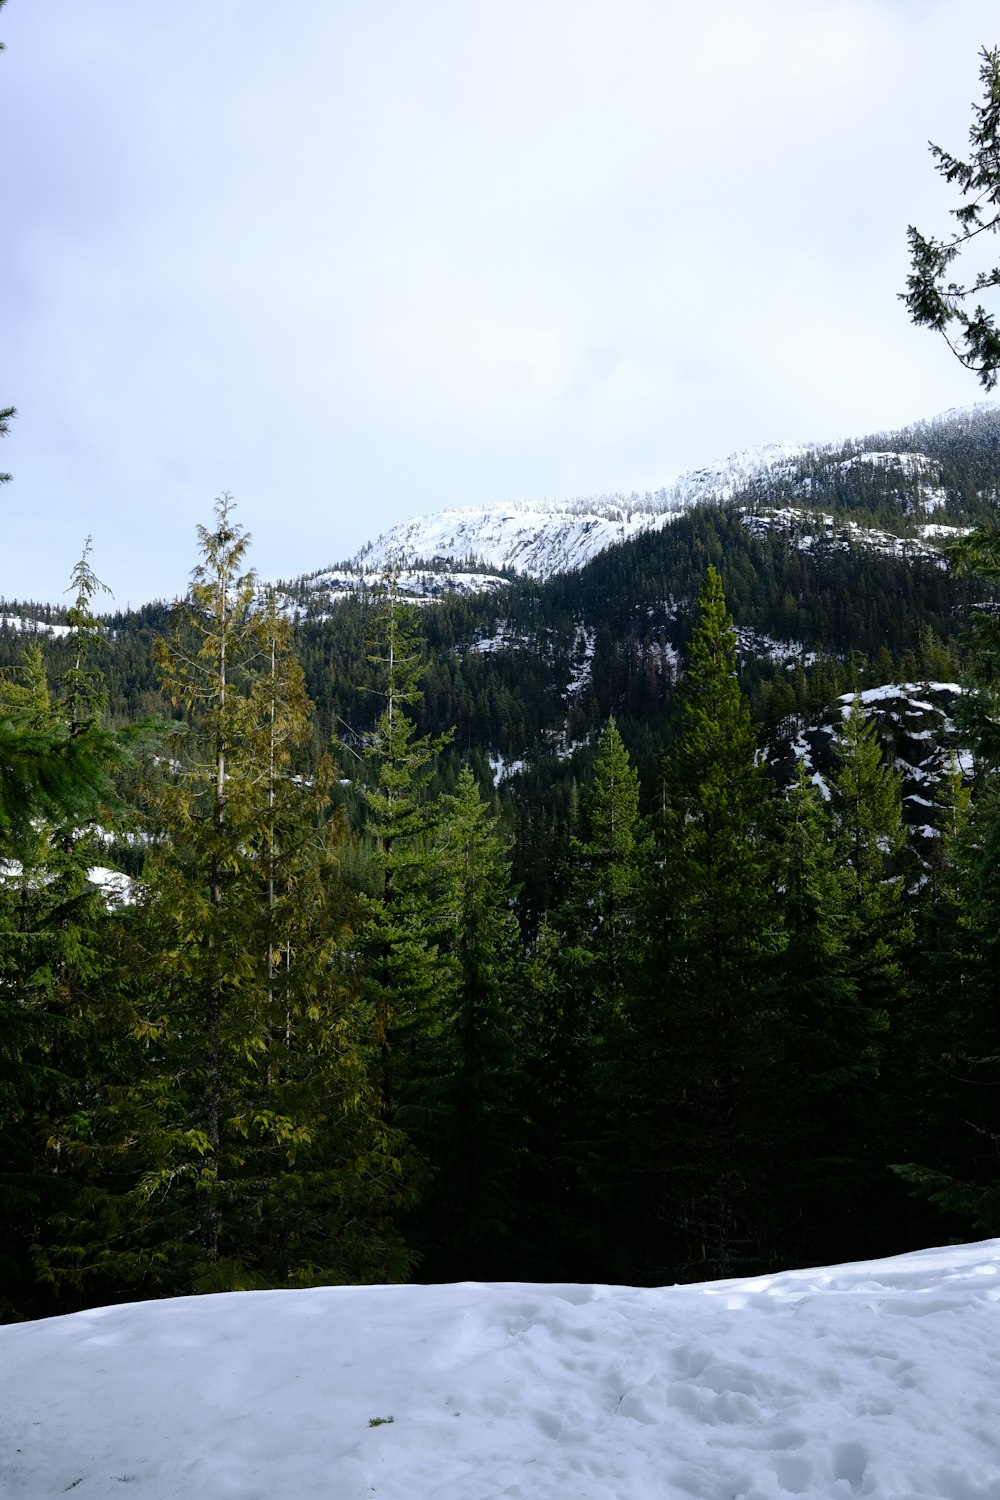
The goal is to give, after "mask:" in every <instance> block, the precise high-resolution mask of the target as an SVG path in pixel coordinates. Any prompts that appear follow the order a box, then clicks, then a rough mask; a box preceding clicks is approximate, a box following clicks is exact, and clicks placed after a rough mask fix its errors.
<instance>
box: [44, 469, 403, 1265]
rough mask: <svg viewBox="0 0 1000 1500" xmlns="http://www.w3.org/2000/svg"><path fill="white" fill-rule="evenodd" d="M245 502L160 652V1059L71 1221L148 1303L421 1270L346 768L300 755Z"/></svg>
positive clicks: (139, 925) (145, 903)
mask: <svg viewBox="0 0 1000 1500" xmlns="http://www.w3.org/2000/svg"><path fill="white" fill-rule="evenodd" d="M232 510H233V507H232V504H231V501H230V500H229V497H228V496H224V497H222V499H221V500H220V501H219V502H218V503H217V505H216V511H215V525H214V527H213V528H211V529H209V528H206V527H200V528H199V539H200V544H201V550H202V558H203V561H202V562H201V563H200V564H199V566H198V567H197V568H196V569H195V572H194V575H193V582H192V587H191V594H190V599H189V601H188V603H187V604H186V606H185V607H184V608H183V609H182V610H181V612H180V614H179V618H178V621H177V624H176V626H175V630H174V633H173V635H172V637H171V638H170V639H169V640H164V641H162V642H161V643H160V645H159V650H158V657H159V662H160V666H161V671H162V674H163V682H164V690H165V692H166V693H167V694H168V695H169V697H170V698H171V700H172V701H173V703H174V704H175V705H176V706H177V708H178V709H180V710H181V711H182V712H183V714H184V719H183V720H182V721H181V722H180V723H179V724H178V727H177V730H176V733H175V734H174V735H173V737H172V740H171V741H170V742H169V743H168V746H167V747H166V751H165V753H164V754H163V755H162V756H161V757H160V760H159V768H158V769H159V774H158V776H156V777H155V778H154V779H153V781H152V785H151V788H150V794H149V818H150V839H151V847H150V853H149V856H148V859H147V864H146V867H145V870H144V872H143V880H142V887H141V891H142V895H141V899H140V901H139V903H138V906H137V908H136V911H135V916H134V920H133V922H132V924H131V925H132V933H133V944H134V946H133V948H132V950H131V952H130V954H129V958H130V959H131V961H132V962H133V963H136V964H137V972H136V979H135V986H134V990H133V996H132V1013H131V1023H130V1024H131V1033H132V1035H133V1037H134V1038H135V1039H136V1040H137V1041H138V1042H139V1043H141V1045H142V1048H143V1065H142V1068H141V1069H140V1071H139V1074H138V1076H137V1077H136V1078H135V1079H134V1080H133V1081H131V1082H130V1083H129V1084H128V1085H126V1086H124V1087H118V1088H109V1089H108V1090H106V1091H105V1098H104V1112H103V1117H102V1119H101V1121H100V1126H101V1133H100V1141H99V1143H98V1146H99V1149H96V1148H95V1150H94V1152H93V1153H92V1160H93V1173H94V1188H93V1195H92V1214H91V1220H90V1223H89V1224H82V1225H79V1226H77V1236H78V1246H79V1250H78V1252H77V1253H78V1256H79V1258H80V1260H81V1261H83V1260H85V1259H89V1262H90V1265H91V1266H92V1267H93V1268H94V1269H95V1270H96V1272H97V1273H98V1274H102V1275H104V1276H105V1277H106V1278H109V1279H111V1280H112V1281H113V1283H114V1284H118V1285H132V1286H136V1287H139V1288H140V1289H142V1290H146V1291H155V1290H168V1291H189V1290H211V1289H226V1288H238V1287H245V1286H254V1285H282V1284H301V1283H303V1282H309V1281H313V1280H317V1279H319V1280H366V1279H371V1278H373V1277H374V1278H376V1279H382V1278H383V1277H385V1276H387V1275H394V1274H399V1273H400V1272H401V1271H402V1270H404V1269H405V1265H406V1261H405V1257H404V1256H403V1254H402V1252H401V1248H400V1245H399V1241H398V1236H397V1235H396V1233H395V1231H394V1229H393V1227H392V1222H391V1219H392V1213H393V1210H394V1208H395V1206H396V1205H397V1204H398V1202H399V1200H400V1197H401V1184H400V1180H399V1162H398V1158H397V1156H396V1154H395V1151H394V1144H395V1143H394V1141H393V1139H392V1137H391V1135H390V1133H389V1132H387V1131H386V1129H385V1127H384V1125H383V1123H382V1122H381V1121H380V1120H379V1119H378V1117H377V1111H376V1108H375V1098H374V1091H373V1089H372V1087H371V1085H370V1075H371V1070H372V1066H373V1056H372V1050H373V1018H372V1016H371V1013H370V1011H369V1009H368V1008H367V1006H366V1005H365V1003H364V1001H363V999H362V997H361V996H360V993H359V989H358V984H357V981H356V978H355V975H354V973H353V964H352V960H351V956H350V943H351V921H352V913H351V903H350V900H349V898H348V897H347V894H346V892H345V890H344V888H343V885H342V883H341V882H340V881H339V880H338V878H337V871H336V843H337V836H338V834H337V827H336V825H335V823H332V822H331V817H330V807H329V791H330V780H331V771H330V768H329V767H328V766H325V765H321V766H319V767H318V768H312V769H311V770H310V768H309V767H308V766H306V765H304V764H303V763H301V761H300V760H299V756H300V754H301V752H302V750H303V747H304V745H305V744H306V743H307V742H308V740H309V738H310V734H309V729H310V726H309V705H308V701H307V699H306V697H305V693H304V688H303V683H302V675H301V672H300V670H299V668H298V665H297V663H296V662H295V661H294V658H293V657H292V655H291V652H290V645H289V638H288V629H287V624H286V623H285V621H283V620H282V619H280V618H279V617H278V615H277V614H276V611H275V609H274V607H273V600H272V601H271V602H270V604H268V605H265V604H264V603H262V601H261V599H260V597H259V592H258V588H257V583H256V578H255V576H254V575H253V573H252V572H250V571H248V570H246V568H245V554H246V550H247V546H248V542H249V538H248V537H247V535H246V533H245V532H244V531H243V530H242V528H240V527H239V526H238V525H237V524H236V522H235V519H234V517H233V514H232ZM140 958H141V963H140ZM116 1159H117V1161H118V1163H119V1166H118V1173H119V1176H121V1175H122V1174H123V1173H129V1174H130V1176H131V1185H130V1186H129V1187H128V1188H127V1191H126V1192H125V1193H124V1194H122V1193H121V1192H117V1191H115V1190H114V1185H113V1179H112V1177H111V1174H110V1170H109V1168H110V1165H111V1164H112V1163H113V1162H114V1161H115V1160H116ZM63 1261H64V1265H70V1266H71V1265H72V1259H71V1256H69V1255H64V1257H63Z"/></svg>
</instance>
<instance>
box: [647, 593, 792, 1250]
mask: <svg viewBox="0 0 1000 1500" xmlns="http://www.w3.org/2000/svg"><path fill="white" fill-rule="evenodd" d="M678 699H679V703H678V719H677V733H676V739H675V742H674V745H673V747H672V749H671V751H670V754H669V756H668V758H667V760H666V762H665V765H664V771H663V791H662V813H661V818H660V828H659V834H660V837H659V851H658V864H659V869H658V874H657V889H656V892H655V895H654V910H655V920H656V924H657V929H658V940H657V945H656V958H655V962H654V965H653V968H652V971H651V972H650V974H649V975H648V979H647V990H646V994H645V998H644V1000H643V1003H642V1005H641V1007H640V1008H639V1009H638V1011H637V1014H636V1023H635V1039H636V1040H635V1050H636V1057H635V1071H636V1076H637V1078H639V1079H640V1080H641V1081H640V1083H639V1092H638V1095H637V1101H636V1102H637V1103H638V1104H639V1105H640V1106H641V1107H640V1110H639V1112H638V1116H637V1118H636V1121H635V1131H636V1145H635V1148H634V1154H635V1158H636V1161H637V1175H638V1177H639V1183H640V1184H641V1186H640V1188H639V1191H640V1193H641V1195H642V1197H643V1198H644V1199H646V1200H648V1201H650V1202H651V1203H652V1205H653V1213H654V1214H655V1216H656V1218H657V1220H658V1221H659V1222H660V1223H661V1225H662V1232H663V1248H664V1250H666V1251H667V1253H668V1254H669V1253H670V1251H669V1249H668V1248H667V1247H672V1249H673V1255H674V1256H675V1257H676V1259H675V1260H674V1263H673V1267H670V1266H669V1265H666V1266H665V1265H663V1264H662V1262H660V1264H659V1265H657V1262H656V1260H651V1262H650V1271H652V1270H653V1268H654V1267H655V1268H656V1270H663V1271H666V1270H668V1269H674V1268H676V1267H680V1268H682V1270H683V1272H684V1274H686V1275H696V1274H701V1275H711V1274H717V1275H729V1274H733V1273H734V1272H735V1271H737V1270H738V1269H739V1268H740V1267H744V1266H745V1267H749V1266H752V1265H754V1264H759V1263H761V1262H762V1261H764V1260H765V1259H766V1256H767V1251H768V1249H769V1248H770V1247H769V1244H768V1235H769V1232H770V1228H769V1225H768V1224H767V1222H766V1218H767V1214H766V1203H765V1200H764V1199H763V1197H762V1186H763V1182H764V1180H765V1179H766V1176H767V1173H768V1170H769V1164H770V1163H771V1161H772V1160H773V1151H774V1124H773V1118H772V1117H773V1107H772V1100H773V1096H774V1093H775V1091H776V1090H777V1088H778V1080H779V1078H780V1076H781V1073H780V1068H781V1063H782V1059H783V1054H784V1050H785V1035H784V1027H783V1021H782V1017H781V1016H780V1013H779V1010H778V996H777V995H776V993H775V987H774V984H773V975H774V971H775V968H776V966H777V964H778V963H779V962H780V956H781V952H782V948H783V942H784V939H783V936H782V933H781V928H780V921H779V916H778V911H777V906H776V901H775V895H774V886H773V879H772V869H771V864H772V860H773V853H772V845H771V843H770V842H769V835H770V829H771V825H772V818H773V812H772V807H771V796H770V791H769V788H768V785H767V783H766V781H765V778H764V775H763V772H762V771H761V769H760V767H759V766H758V764H757V748H756V743H755V739H754V734H753V729H752V725H751V721H750V712H749V706H748V704H747V702H746V699H745V698H744V696H743V694H742V693H741V691H740V687H739V684H738V682H737V678H736V664H735V635H734V631H733V627H732V623H731V621H730V620H729V617H728V615H727V613H726V607H725V600H724V598H723V594H722V584H721V580H720V578H719V575H718V573H717V572H716V571H715V569H714V568H709V570H708V572H707V574H706V578H705V583H704V585H703V588H702V592H701V599H700V606H699V615H698V622H697V625H696V627H695V632H694V635H693V637H692V640H691V646H690V650H689V655H688V666H687V672H686V674H685V676H684V677H683V678H682V680H681V685H680V688H679V690H678ZM647 1254H648V1251H647ZM647 1274H649V1271H648V1272H647Z"/></svg>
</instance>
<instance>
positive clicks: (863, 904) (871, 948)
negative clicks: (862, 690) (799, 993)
mask: <svg viewBox="0 0 1000 1500" xmlns="http://www.w3.org/2000/svg"><path fill="white" fill-rule="evenodd" d="M834 749H835V753H836V756H837V759H838V762H839V765H838V769H837V771H836V774H835V775H834V777H833V780H832V784H831V795H832V806H833V814H834V823H835V828H836V837H837V840H838V844H839V847H840V853H841V857H842V859H843V861H844V871H845V875H846V878H847V882H848V889H849V894H850V910H851V927H850V933H849V939H848V948H849V953H850V955H851V967H852V972H853V974H854V978H855V982H856V983H857V985H858V990H859V993H860V994H861V996H862V998H863V1000H864V1003H865V1004H866V1005H867V1006H868V1007H869V1009H870V1010H871V1011H872V1013H873V1015H876V1014H880V1013H881V1014H882V1019H883V1022H884V1024H888V1018H887V1012H886V1007H887V1006H889V1005H891V1004H892V1003H893V1002H896V1001H898V1000H899V999H900V998H901V992H902V982H903V952H904V949H905V946H906V944H907V943H908V942H909V940H910V939H911V937H912V922H911V919H910V914H909V912H908V911H907V908H906V900H905V897H906V889H905V880H904V876H903V874H902V873H901V869H900V865H901V861H902V857H903V853H904V849H905V845H906V825H905V823H904V822H903V807H902V778H901V777H900V775H899V773H898V772H896V771H894V770H893V769H892V768H891V767H890V766H888V765H886V763H885V760H884V758H883V755H882V747H881V745H880V743H879V738H878V730H877V728H876V726H875V724H874V722H873V721H872V720H871V719H869V718H868V717H867V716H866V715H865V713H864V711H863V709H862V706H861V701H860V699H859V698H857V697H856V698H855V700H854V702H853V704H852V706H851V708H850V710H849V712H848V713H847V716H846V718H845V720H844V726H843V730H842V732H841V734H840V735H839V737H838V738H837V740H836V742H835V745H834Z"/></svg>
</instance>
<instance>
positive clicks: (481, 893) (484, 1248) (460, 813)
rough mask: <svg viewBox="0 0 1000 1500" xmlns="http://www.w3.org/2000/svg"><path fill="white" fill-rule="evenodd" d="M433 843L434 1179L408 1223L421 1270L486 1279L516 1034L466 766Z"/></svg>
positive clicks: (487, 822)
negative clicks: (436, 916) (442, 964)
mask: <svg viewBox="0 0 1000 1500" xmlns="http://www.w3.org/2000/svg"><path fill="white" fill-rule="evenodd" d="M436 841H437V844H438V852H439V855H440V857H441V859H442V862H443V867H444V870H445V871H446V872H447V879H446V884H445V888H444V904H443V911H442V917H443V924H442V928H441V932H440V938H439V948H440V955H441V958H442V960H444V961H446V962H447V963H448V968H447V969H445V970H444V975H443V983H442V987H441V988H442V993H441V994H439V997H438V1006H439V1012H438V1017H439V1018H438V1026H437V1028H436V1031H435V1035H434V1036H433V1037H427V1038H425V1042H424V1045H425V1047H426V1049H427V1055H426V1064H425V1067H424V1069H423V1070H422V1075H421V1076H422V1084H423V1087H422V1105H423V1112H422V1116H421V1120H420V1123H419V1125H415V1138H416V1140H417V1142H418V1144H419V1145H420V1147H421V1148H422V1149H423V1150H424V1152H425V1153H426V1155H427V1158H428V1160H429V1163H430V1165H431V1166H432V1168H433V1172H434V1176H433V1178H432V1180H431V1182H430V1183H429V1184H428V1187H427V1190H426V1193H425V1196H424V1199H423V1201H422V1202H421V1204H420V1208H419V1211H418V1213H417V1215H416V1216H415V1219H414V1231H415V1233H416V1234H417V1236H418V1238H417V1244H418V1246H419V1248H420V1250H421V1253H422V1256H423V1263H422V1272H423V1274H424V1275H426V1276H432V1277H435V1278H436V1277H448V1278H455V1277H464V1278H467V1277H470V1276H472V1277H479V1278H488V1277H491V1276H496V1275H497V1274H498V1268H499V1267H500V1266H502V1265H503V1264H504V1244H503V1242H504V1240H505V1237H506V1235H507V1233H508V1231H509V1227H510V1221H511V1218H512V1216H513V1212H514V1199H515V1195H516V1192H517V1187H518V1168H519V1146H520V1143H521V1134H522V1128H521V1113H522V1111H521V1108H519V1105H523V1102H524V1101H523V1088H522V1085H521V1079H520V1073H519V1070H518V1060H519V1056H520V1052H521V1048H522V1047H523V1044H524V1037H523V1023H522V1018H521V1015H520V1013H519V1007H518V1004H517V999H516V996H517V988H516V982H515V981H516V965H517V958H518V955H519V949H520V941H519V931H518V924H517V918H516V917H515V915H514V910H513V894H512V891H511V886H510V872H509V867H508V855H507V849H506V846H505V843H504V840H503V838H502V837H501V835H500V833H499V831H498V829H497V826H496V820H495V818H494V817H493V816H492V814H491V813H490V811H489V809H488V808H487V806H486V804H485V803H484V802H483V799H482V796H481V794H480V791H479V787H478V784H477V782H476V779H475V777H474V776H473V775H472V772H471V771H470V770H469V768H468V767H463V768H462V770H461V772H460V773H459V777H458V782H457V785H456V788H455V791H454V792H453V793H447V794H445V795H444V796H443V797H442V798H441V805H440V824H439V827H438V831H437V834H436Z"/></svg>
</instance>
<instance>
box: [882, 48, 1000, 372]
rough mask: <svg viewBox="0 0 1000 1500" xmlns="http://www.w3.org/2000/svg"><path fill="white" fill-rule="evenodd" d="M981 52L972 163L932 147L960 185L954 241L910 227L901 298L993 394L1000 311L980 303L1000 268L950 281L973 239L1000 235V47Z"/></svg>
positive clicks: (946, 174)
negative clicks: (997, 313)
mask: <svg viewBox="0 0 1000 1500" xmlns="http://www.w3.org/2000/svg"><path fill="white" fill-rule="evenodd" d="M980 55H981V57H982V65H981V67H980V69H979V78H980V81H981V83H982V85H983V102H982V104H976V105H973V111H972V113H973V118H972V125H971V126H970V128H969V144H970V147H971V151H970V154H969V159H968V161H963V160H962V159H961V158H960V157H957V156H953V155H952V154H951V152H950V151H945V150H943V149H942V147H940V146H935V145H934V144H933V143H932V144H931V147H930V150H931V155H932V156H933V157H934V165H935V168H936V170H937V171H938V172H940V173H941V175H942V177H943V178H944V180H945V182H947V183H949V184H956V185H957V186H958V190H959V196H960V200H961V201H960V203H959V207H958V208H953V209H952V210H951V213H952V215H953V217H954V218H955V220H956V222H957V225H958V227H957V229H955V230H954V231H953V232H952V234H951V235H950V236H949V237H948V238H946V239H936V238H934V237H933V236H931V237H927V236H924V235H922V234H921V233H920V231H919V230H918V229H915V228H914V227H913V225H912V224H911V225H910V227H909V229H908V230H907V240H908V242H909V247H910V264H911V270H910V275H909V276H908V277H907V282H906V292H905V293H901V294H900V295H901V298H902V300H903V302H905V304H906V309H907V311H908V313H909V314H910V318H911V319H912V321H913V322H914V323H916V324H917V325H918V326H921V327H925V328H933V329H934V330H935V331H936V332H938V333H940V334H942V335H943V337H944V339H945V341H946V342H947V344H948V347H949V348H950V349H951V351H952V353H953V354H954V355H956V356H957V358H958V359H959V360H960V361H961V363H962V364H963V365H964V366H965V368H966V369H967V370H972V371H974V373H975V374H976V376H977V377H978V379H979V383H980V385H981V386H982V387H983V389H984V390H987V391H990V390H992V389H993V387H994V386H995V385H996V382H997V370H998V368H1000V333H998V332H997V326H996V318H995V316H994V314H992V313H990V312H987V311H986V309H985V308H984V307H983V305H982V304H981V303H980V302H978V301H975V300H974V299H977V298H978V297H979V296H980V294H981V293H982V292H984V291H989V290H990V289H991V288H993V287H997V286H1000V266H993V267H991V268H989V269H987V270H979V271H977V272H976V274H975V275H974V276H973V277H972V278H971V280H969V281H967V282H965V283H964V284H962V283H960V282H957V281H952V280H949V279H947V278H948V277H949V276H950V274H951V268H952V266H953V265H954V263H955V262H956V261H957V260H958V258H959V257H960V255H961V254H962V252H963V251H964V250H965V249H966V248H967V246H968V245H969V244H970V243H971V242H972V241H974V240H976V239H978V238H979V236H980V235H982V234H996V233H997V231H998V230H1000V49H998V48H995V47H994V48H992V49H990V48H986V47H984V48H983V50H982V52H981V54H980Z"/></svg>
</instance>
